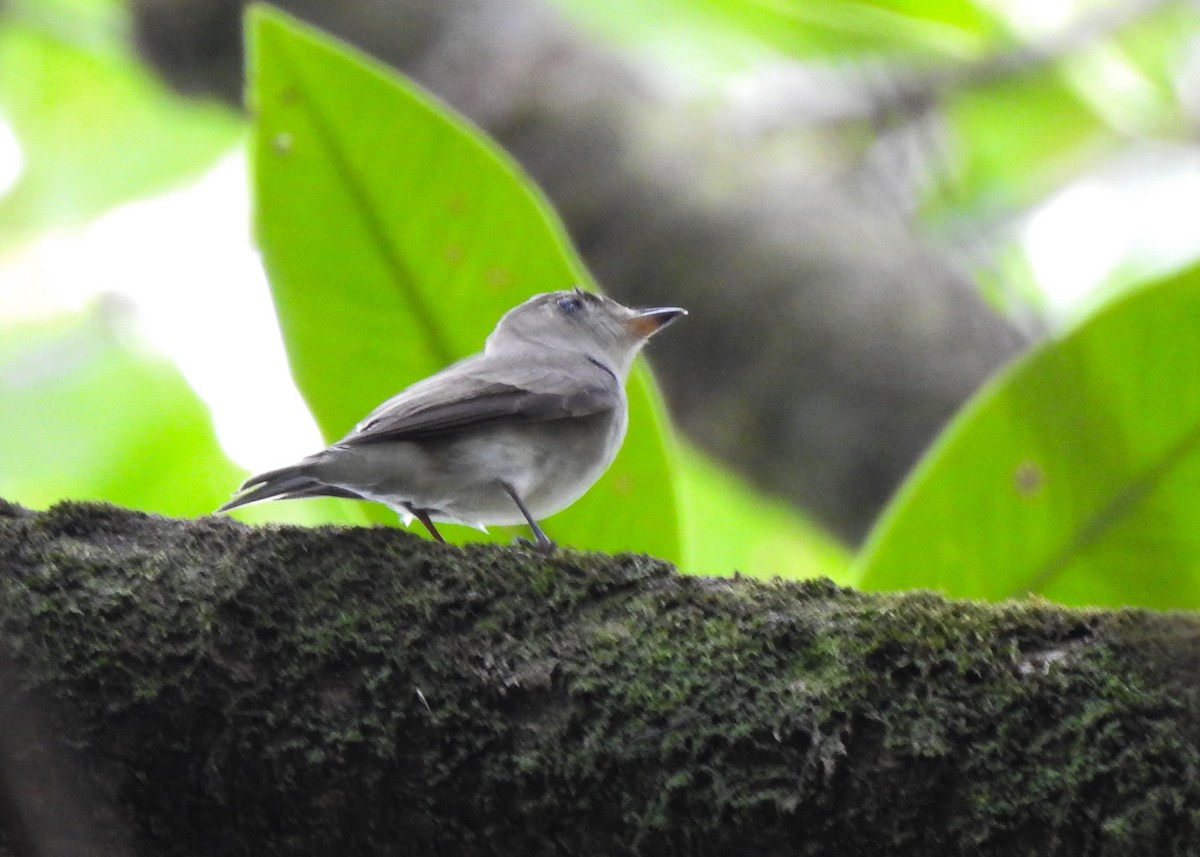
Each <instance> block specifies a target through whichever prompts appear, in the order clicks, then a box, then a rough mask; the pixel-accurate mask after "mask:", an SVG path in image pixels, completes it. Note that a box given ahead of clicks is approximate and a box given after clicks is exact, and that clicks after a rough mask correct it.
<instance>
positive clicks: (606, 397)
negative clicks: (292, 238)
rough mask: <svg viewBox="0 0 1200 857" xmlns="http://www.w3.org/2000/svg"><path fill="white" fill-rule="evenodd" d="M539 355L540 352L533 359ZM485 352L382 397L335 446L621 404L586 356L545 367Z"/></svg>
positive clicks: (613, 384)
mask: <svg viewBox="0 0 1200 857" xmlns="http://www.w3.org/2000/svg"><path fill="white" fill-rule="evenodd" d="M539 356H540V355H539ZM511 357H512V355H510V356H509V359H506V360H504V361H503V362H500V361H497V360H495V359H494V358H493V357H492V356H491V355H480V356H479V357H475V358H470V359H468V360H465V361H462V362H460V363H456V364H455V365H453V366H451V367H449V368H448V369H445V370H443V371H442V372H439V373H438V374H437V375H433V376H432V377H430V378H427V379H425V380H424V381H421V382H419V383H417V384H414V385H413V386H412V387H409V388H408V389H407V390H405V391H403V392H402V393H399V394H397V395H395V396H393V397H392V398H391V399H388V400H387V401H386V402H384V403H383V404H382V405H380V406H379V407H378V408H376V409H375V410H374V411H372V412H371V413H370V414H369V415H368V416H367V417H366V418H365V419H364V420H363V421H362V422H360V423H359V424H358V426H357V427H356V428H355V429H354V431H352V432H350V434H348V435H346V437H344V438H343V439H342V440H341V441H339V445H340V446H345V445H348V444H352V445H357V444H364V443H374V442H377V441H397V440H414V439H416V438H420V437H426V436H429V435H433V434H440V433H442V432H448V431H456V430H459V429H464V428H471V427H475V426H479V425H484V424H487V423H491V422H495V421H498V420H511V421H516V422H544V421H548V420H559V419H566V418H569V417H583V416H588V415H590V414H596V413H600V412H602V411H606V410H611V409H612V408H615V407H617V406H618V405H619V404H620V403H621V396H622V394H621V386H620V382H619V381H618V380H617V379H616V377H615V376H614V375H613V373H612V372H611V371H609V370H608V369H607V368H606V367H604V366H603V365H602V364H597V363H593V362H592V361H589V360H587V359H586V358H579V359H573V358H567V359H565V360H563V361H561V362H558V363H554V364H549V365H547V364H548V361H547V360H546V359H545V358H544V357H541V359H537V360H528V361H525V362H524V363H521V362H519V361H518V362H515V363H514V361H513V360H512V359H511Z"/></svg>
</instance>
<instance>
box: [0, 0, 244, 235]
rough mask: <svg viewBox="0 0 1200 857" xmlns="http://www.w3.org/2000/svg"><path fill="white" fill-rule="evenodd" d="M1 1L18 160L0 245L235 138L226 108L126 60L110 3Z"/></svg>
mask: <svg viewBox="0 0 1200 857" xmlns="http://www.w3.org/2000/svg"><path fill="white" fill-rule="evenodd" d="M0 9H2V12H0V119H3V120H4V121H6V122H7V123H8V124H9V125H10V126H11V127H12V129H13V132H14V134H15V136H16V138H17V141H18V142H19V144H20V147H21V153H22V158H23V161H24V169H23V171H22V173H21V175H20V178H19V180H18V182H17V184H16V186H15V187H13V188H12V190H11V191H10V192H9V193H7V194H5V195H3V196H0V249H3V248H4V247H5V246H6V245H11V244H12V243H14V242H16V241H18V240H20V239H22V238H25V237H29V236H32V235H34V234H36V233H37V232H38V231H39V230H42V229H45V228H47V227H52V226H61V225H64V224H72V223H79V222H83V221H85V220H87V219H89V218H92V217H95V216H96V215H98V214H101V213H102V212H104V211H106V210H108V209H109V208H111V207H112V206H114V205H117V204H119V203H122V202H126V201H128V200H131V199H136V198H138V197H141V196H144V195H146V194H148V193H152V192H154V191H158V190H162V189H165V188H166V187H168V186H169V185H171V184H173V183H176V182H178V181H179V180H180V179H181V178H182V177H185V176H187V175H189V174H196V173H198V172H199V171H200V170H202V169H204V168H205V167H207V166H209V165H211V164H212V163H213V161H215V160H216V158H217V157H218V156H219V155H220V154H221V153H222V152H225V151H228V149H229V147H230V146H231V145H233V143H234V142H235V141H236V140H237V138H238V137H239V135H240V134H241V131H242V128H243V123H242V121H241V119H240V117H238V116H237V115H236V114H235V113H234V112H233V111H231V110H229V109H228V108H225V107H222V106H220V105H217V104H204V103H199V102H196V101H191V100H188V99H185V98H183V97H181V96H178V95H175V94H173V93H170V92H168V91H167V90H166V88H165V87H164V86H163V85H162V84H161V83H160V82H159V81H158V80H157V79H156V78H155V77H154V76H153V74H152V73H151V72H150V71H149V70H148V69H146V68H145V67H144V66H143V65H142V64H141V63H140V62H139V61H138V60H137V59H136V58H135V57H134V55H133V51H132V48H131V46H130V44H129V34H128V21H127V20H126V16H125V15H124V12H123V9H122V7H121V6H120V5H119V4H118V3H115V2H111V0H103V2H101V0H8V2H7V3H6V4H5V5H4V6H3V7H0Z"/></svg>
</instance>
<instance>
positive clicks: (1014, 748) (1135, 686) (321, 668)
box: [0, 505, 1200, 855]
mask: <svg viewBox="0 0 1200 857" xmlns="http://www.w3.org/2000/svg"><path fill="white" fill-rule="evenodd" d="M0 562H2V563H3V566H4V568H5V569H6V570H7V573H6V575H5V576H4V577H3V579H0V607H2V610H0V630H2V631H3V633H4V634H5V636H6V638H7V639H10V640H12V641H13V643H14V650H15V652H16V653H17V655H18V656H19V658H20V660H21V663H22V665H23V667H24V669H25V676H26V678H27V680H28V681H29V682H31V683H33V684H35V685H36V686H38V687H39V688H40V689H41V690H42V692H44V693H47V694H49V695H50V696H52V697H53V698H54V699H55V700H57V701H58V702H59V703H61V704H62V705H63V706H65V707H67V708H69V709H70V710H71V711H72V712H74V714H73V717H72V722H73V723H76V724H82V725H78V726H72V727H71V731H69V732H64V734H65V735H69V740H70V741H71V742H72V743H73V744H77V745H78V746H82V747H85V748H88V750H87V753H88V758H89V759H94V760H111V759H120V760H122V767H121V770H120V772H118V773H116V774H112V777H113V779H112V780H111V781H110V782H111V783H112V785H111V788H110V792H111V793H112V794H113V795H115V797H114V800H116V801H118V803H119V804H120V805H121V806H124V807H128V808H129V809H130V811H131V812H133V814H134V817H135V818H137V819H138V820H139V821H138V827H137V830H138V836H139V837H141V838H140V839H139V841H140V842H142V843H143V845H144V849H143V850H145V851H147V852H150V851H153V852H154V853H162V854H188V853H192V851H191V850H189V849H190V848H191V845H190V843H197V842H203V843H204V853H206V854H217V855H219V854H232V853H247V849H248V848H249V845H248V843H253V844H254V847H253V848H252V849H250V850H254V851H256V852H260V851H272V850H274V851H281V850H287V851H296V850H300V851H304V852H311V853H317V852H326V851H337V852H338V853H349V854H356V853H373V852H375V851H377V850H387V849H386V847H385V846H384V844H385V843H388V842H392V843H394V842H398V841H403V842H406V843H408V847H409V853H415V854H423V853H434V852H435V851H437V850H442V851H445V850H447V848H449V849H450V850H454V851H456V852H458V853H464V854H471V853H489V852H492V851H501V852H506V853H531V854H537V853H546V852H547V849H548V848H550V847H549V846H547V845H546V843H554V845H553V847H552V848H550V850H553V849H560V850H566V851H575V852H578V851H582V850H586V849H584V848H582V845H583V844H585V843H587V842H594V841H599V842H601V844H602V847H601V849H600V850H603V851H606V852H608V853H618V852H620V853H627V852H630V851H631V850H634V849H641V851H642V852H643V853H655V854H660V853H664V854H665V853H689V854H740V853H757V852H760V851H761V852H764V853H778V848H779V843H787V844H788V846H787V852H788V853H795V854H806V853H813V854H816V853H819V854H822V855H838V854H862V853H873V854H889V853H894V854H901V853H904V854H908V853H936V854H939V855H941V854H946V855H956V854H984V855H989V854H995V855H1000V854H1005V855H1007V854H1012V853H1031V854H1033V853H1047V854H1051V853H1053V854H1058V853H1097V854H1123V853H1131V852H1132V850H1133V849H1134V848H1135V847H1139V848H1140V849H1141V850H1142V851H1144V852H1145V853H1154V854H1184V853H1188V848H1189V847H1190V843H1192V842H1194V841H1195V837H1196V836H1197V835H1200V834H1198V833H1197V832H1198V831H1200V826H1198V825H1197V807H1198V806H1200V791H1198V789H1200V787H1198V786H1197V784H1196V778H1195V776H1194V772H1195V771H1196V770H1200V755H1198V751H1197V736H1196V728H1197V727H1196V723H1197V718H1196V716H1195V715H1196V713H1197V710H1198V708H1200V706H1198V704H1197V700H1196V693H1197V691H1196V689H1195V688H1196V682H1195V681H1194V679H1195V671H1196V667H1195V659H1194V657H1193V658H1188V657H1184V656H1182V655H1180V654H1178V653H1176V652H1175V651H1174V650H1173V649H1172V644H1178V643H1179V641H1181V640H1182V641H1185V643H1184V645H1185V646H1186V645H1187V642H1186V641H1192V642H1193V643H1194V641H1195V640H1196V639H1198V638H1200V637H1198V634H1197V631H1196V625H1195V620H1194V618H1193V617H1161V616H1155V615H1153V614H1147V613H1138V612H1118V613H1103V612H1086V611H1067V610H1059V609H1056V608H1053V607H1050V606H1049V605H1046V604H1042V603H1015V604H1007V605H999V606H995V605H982V604H971V603H963V602H948V601H945V600H944V599H941V598H939V597H937V596H935V595H932V594H930V593H912V594H906V595H882V596H880V595H875V596H867V595H864V594H861V593H858V592H854V591H852V590H847V589H841V588H838V587H836V586H834V585H833V584H832V583H829V582H828V581H808V582H805V583H800V584H794V583H780V582H754V581H748V580H704V579H698V578H692V577H683V576H680V575H678V574H676V573H675V572H674V570H673V569H672V568H671V567H670V566H668V565H666V564H664V563H661V562H658V561H656V560H653V559H651V558H647V557H639V556H617V557H607V556H602V555H595V554H579V553H575V552H570V551H560V552H556V553H554V554H551V555H548V556H547V555H542V554H537V553H533V552H529V551H525V550H522V549H509V548H501V547H494V546H472V547H467V548H461V549H460V548H452V547H444V546H440V545H436V544H433V543H430V542H428V541H422V540H421V539H419V538H416V537H413V536H409V535H407V534H405V533H403V532H397V531H394V530H384V529H336V528H322V529H317V530H300V529H290V528H263V529H257V530H254V529H250V528H246V527H243V526H241V525H238V524H236V523H233V522H230V521H226V520H218V519H202V520H199V521H194V522H175V521H167V520H164V519H157V518H152V517H149V516H142V515H136V514H132V513H124V512H118V511H115V510H110V509H106V508H104V507H96V506H88V505H65V506H62V507H56V508H55V509H54V510H51V511H50V512H48V513H45V514H38V515H31V514H26V513H21V512H19V511H18V512H13V511H12V510H11V509H5V508H3V507H0ZM1192 652H1193V655H1194V648H1193V649H1192ZM63 728H64V729H66V727H65V726H64V727H63ZM98 764H99V763H98ZM101 767H103V768H104V769H105V770H108V769H109V763H108V762H104V764H103V765H101V766H100V767H97V770H100V768H101ZM230 807H236V813H233V814H230V812H229V808H230ZM218 818H219V819H221V823H220V824H215V823H214V821H213V820H214V819H218ZM201 831H203V832H204V833H203V835H202V836H201V835H200V832H201ZM597 836H599V837H601V839H600V840H594V838H595V837H597ZM447 843H450V844H449V845H448V844H447ZM1138 843H1150V846H1138ZM773 849H775V850H773Z"/></svg>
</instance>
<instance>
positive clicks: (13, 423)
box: [0, 304, 239, 516]
mask: <svg viewBox="0 0 1200 857" xmlns="http://www.w3.org/2000/svg"><path fill="white" fill-rule="evenodd" d="M120 320H121V313H120V310H119V308H117V307H114V306H113V305H111V304H109V305H102V306H101V311H98V312H93V313H91V314H89V315H85V316H80V317H61V318H58V319H56V320H55V321H53V322H48V323H43V324H38V325H29V326H25V327H21V328H9V329H8V330H6V331H5V336H4V338H3V339H2V340H0V461H3V462H4V466H3V467H2V468H0V497H4V498H5V499H6V500H10V501H13V502H16V503H22V504H25V505H27V506H32V507H35V508H43V507H45V506H48V505H50V504H51V503H55V502H57V501H59V500H61V499H63V498H65V497H70V498H72V499H79V500H107V501H109V502H111V503H116V504H119V505H122V506H128V507H131V508H134V509H144V510H147V511H153V512H158V513H161V514H166V515H184V516H189V515H202V514H208V513H209V512H211V511H212V510H213V509H214V508H216V506H217V505H218V504H220V503H221V502H224V500H225V498H226V497H228V495H229V486H230V485H233V484H236V482H237V478H238V473H239V470H238V468H237V467H236V466H235V465H234V464H233V463H232V462H230V461H229V459H228V458H226V457H225V454H224V453H223V452H222V451H221V448H220V446H219V445H218V443H217V439H216V436H215V435H214V433H213V428H212V423H211V420H210V419H209V414H208V411H207V409H206V408H205V406H204V403H203V402H201V401H200V400H199V399H198V398H197V396H196V394H195V393H194V392H192V389H191V387H189V386H188V385H187V382H186V381H184V379H183V377H182V376H181V375H180V374H179V372H178V371H177V370H176V369H175V368H174V367H173V366H172V365H171V364H170V363H169V362H167V361H165V360H163V359H162V358H160V357H155V356H151V355H149V354H146V353H144V352H142V351H140V350H139V349H137V348H136V347H134V346H132V345H131V344H130V343H129V341H128V339H127V338H126V337H123V336H122V335H121V323H120Z"/></svg>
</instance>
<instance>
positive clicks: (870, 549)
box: [858, 269, 1200, 608]
mask: <svg viewBox="0 0 1200 857" xmlns="http://www.w3.org/2000/svg"><path fill="white" fill-rule="evenodd" d="M1198 330H1200V269H1192V270H1189V271H1187V272H1185V273H1183V274H1181V275H1179V276H1176V277H1174V278H1172V279H1170V280H1169V281H1166V282H1161V283H1158V284H1155V285H1153V286H1150V287H1146V288H1144V289H1142V290H1140V291H1137V292H1135V293H1133V294H1131V295H1127V296H1126V297H1124V298H1123V299H1121V300H1119V301H1118V302H1116V303H1114V304H1112V305H1109V306H1108V307H1106V308H1105V309H1103V310H1102V311H1100V312H1099V313H1097V314H1096V315H1095V316H1093V317H1091V318H1090V319H1089V320H1087V321H1086V322H1084V323H1083V324H1082V325H1080V326H1079V327H1078V328H1076V329H1075V330H1074V331H1073V332H1071V333H1069V334H1067V335H1066V336H1065V337H1063V338H1062V339H1061V340H1059V341H1055V342H1050V343H1047V344H1046V345H1044V346H1042V347H1041V348H1039V349H1038V350H1037V351H1035V352H1034V353H1032V354H1030V355H1029V356H1028V357H1026V358H1025V359H1023V360H1021V361H1020V362H1018V363H1017V364H1016V365H1015V366H1013V367H1012V368H1011V369H1009V370H1008V371H1007V372H1005V373H1004V374H1003V375H1002V376H1001V377H1000V378H998V379H997V380H996V381H995V382H994V383H992V384H990V385H989V386H987V387H986V388H985V389H984V390H982V391H981V392H980V393H979V394H978V395H977V396H976V398H975V399H974V400H973V401H972V402H971V403H970V404H969V405H968V406H967V408H966V409H965V410H964V411H963V412H962V414H960V416H959V417H958V418H957V419H956V420H955V421H954V422H953V424H952V425H951V426H950V427H949V428H948V429H947V430H946V432H945V433H944V434H943V436H942V438H941V439H940V440H939V441H938V442H937V444H936V446H935V448H934V449H933V450H932V451H931V452H930V453H929V455H928V456H927V457H926V459H925V461H924V462H923V463H922V464H921V465H920V467H919V468H918V469H917V471H916V472H915V473H914V474H913V475H912V477H911V478H910V479H909V480H908V482H907V483H906V484H905V485H904V486H903V488H902V489H901V491H900V493H899V494H898V496H897V497H896V498H895V500H894V501H893V503H892V504H891V506H890V507H889V509H888V510H887V511H886V513H885V514H884V516H883V518H882V519H881V521H880V522H879V524H878V526H877V527H876V528H875V531H874V532H873V533H872V534H871V537H870V539H869V540H868V543H867V545H866V546H865V548H864V550H863V553H862V556H861V558H860V561H859V564H858V571H859V573H860V576H859V582H860V583H861V585H863V586H865V587H869V588H872V589H897V588H904V587H910V586H933V587H936V588H938V589H941V590H943V591H945V592H947V593H950V594H952V595H956V596H968V597H983V598H1003V597H1006V596H1014V595H1021V594H1024V593H1029V592H1033V593H1039V594H1041V595H1045V596H1047V597H1049V598H1053V599H1056V600H1059V601H1063V602H1066V603H1071V604H1099V605H1117V604H1139V605H1146V606H1152V607H1164V608H1165V607H1188V608H1195V607H1200V350H1198V349H1197V348H1196V340H1197V332H1198Z"/></svg>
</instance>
